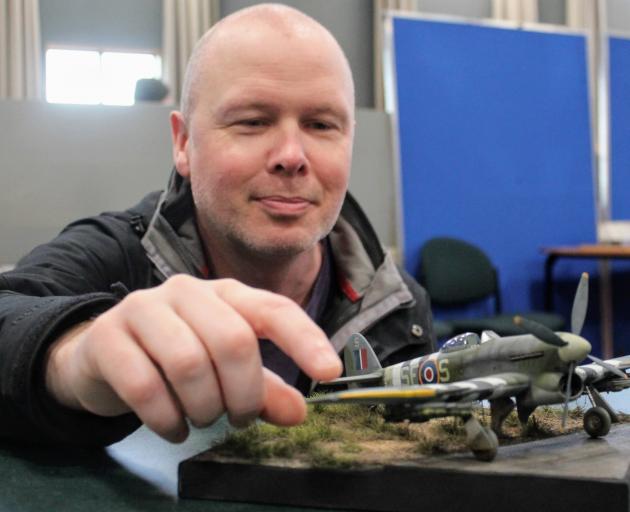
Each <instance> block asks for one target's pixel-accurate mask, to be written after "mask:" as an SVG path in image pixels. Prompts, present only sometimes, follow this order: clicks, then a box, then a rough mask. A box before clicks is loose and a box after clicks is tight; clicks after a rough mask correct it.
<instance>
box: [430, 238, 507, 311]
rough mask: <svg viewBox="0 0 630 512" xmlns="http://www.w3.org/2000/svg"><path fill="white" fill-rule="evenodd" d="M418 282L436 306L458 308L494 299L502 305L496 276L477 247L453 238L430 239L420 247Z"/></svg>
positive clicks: (497, 304) (497, 307)
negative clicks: (490, 297)
mask: <svg viewBox="0 0 630 512" xmlns="http://www.w3.org/2000/svg"><path fill="white" fill-rule="evenodd" d="M418 277H419V280H420V282H421V283H422V284H423V285H424V287H425V288H426V290H427V293H428V294H429V296H430V297H431V302H432V303H433V304H435V305H437V306H442V307H449V306H453V307H455V306H461V305H464V304H467V303H470V302H475V301H479V300H482V299H485V298H488V297H489V296H491V295H494V297H495V309H496V310H497V312H500V309H501V303H500V296H499V292H498V289H499V286H498V282H497V281H498V278H497V272H496V269H495V268H494V266H493V265H492V262H491V261H490V259H489V258H488V256H486V254H485V253H484V252H483V251H482V250H481V249H479V248H478V247H476V246H474V245H472V244H470V243H468V242H465V241H463V240H458V239H456V238H448V237H440V238H432V239H431V240H429V241H427V242H426V243H425V245H424V246H423V247H422V251H421V254H420V269H419V276H418Z"/></svg>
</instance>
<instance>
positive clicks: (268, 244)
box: [232, 235, 320, 259]
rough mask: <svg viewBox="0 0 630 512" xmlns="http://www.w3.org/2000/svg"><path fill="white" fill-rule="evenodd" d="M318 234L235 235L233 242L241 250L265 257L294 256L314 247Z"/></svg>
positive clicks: (317, 240)
mask: <svg viewBox="0 0 630 512" xmlns="http://www.w3.org/2000/svg"><path fill="white" fill-rule="evenodd" d="M319 240H320V237H318V236H313V235H311V236H308V237H306V236H304V237H288V236H278V237H267V238H264V239H263V238H261V237H260V236H256V237H233V238H232V243H233V244H234V245H236V247H238V250H239V251H242V252H243V253H246V254H247V253H248V254H250V255H251V256H253V257H258V258H263V259H285V258H293V257H295V256H298V255H299V254H302V253H304V252H306V251H309V250H311V249H313V248H314V247H315V246H316V245H317V243H318V242H319Z"/></svg>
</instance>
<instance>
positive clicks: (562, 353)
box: [558, 332, 592, 363]
mask: <svg viewBox="0 0 630 512" xmlns="http://www.w3.org/2000/svg"><path fill="white" fill-rule="evenodd" d="M558 336H560V337H561V338H562V339H563V340H564V341H566V342H567V345H565V346H564V347H560V348H559V349H558V356H559V357H560V359H561V360H562V361H564V362H565V363H570V362H575V363H579V362H580V361H582V360H583V359H585V358H586V356H587V355H588V354H590V353H591V348H592V347H591V344H590V343H589V342H588V341H587V340H585V339H584V338H582V336H578V335H577V334H572V333H569V332H560V333H558Z"/></svg>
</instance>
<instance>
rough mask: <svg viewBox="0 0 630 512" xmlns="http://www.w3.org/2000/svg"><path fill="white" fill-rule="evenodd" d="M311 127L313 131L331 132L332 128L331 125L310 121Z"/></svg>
mask: <svg viewBox="0 0 630 512" xmlns="http://www.w3.org/2000/svg"><path fill="white" fill-rule="evenodd" d="M311 127H312V128H314V129H315V130H323V131H325V130H332V129H333V128H334V126H333V125H332V124H331V123H326V122H324V121H312V122H311Z"/></svg>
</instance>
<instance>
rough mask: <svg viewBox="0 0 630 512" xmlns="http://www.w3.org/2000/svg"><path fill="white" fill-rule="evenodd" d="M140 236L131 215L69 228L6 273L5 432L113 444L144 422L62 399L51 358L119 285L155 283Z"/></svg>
mask: <svg viewBox="0 0 630 512" xmlns="http://www.w3.org/2000/svg"><path fill="white" fill-rule="evenodd" d="M142 255H143V252H142V249H141V245H140V243H139V240H138V237H137V235H136V234H135V233H134V232H133V229H132V228H131V227H130V225H129V223H128V221H127V218H126V217H125V215H124V214H117V215H112V214H109V215H108V214H105V215H101V216H99V217H95V218H92V219H86V220H83V221H79V222H76V223H74V224H71V225H70V226H68V227H67V228H66V229H65V230H64V231H63V232H62V233H61V234H60V235H59V236H58V237H57V238H56V239H54V240H53V241H52V242H50V243H48V244H45V245H43V246H39V247H37V248H36V249H34V250H33V251H32V252H31V253H30V254H28V255H27V256H26V257H25V258H23V259H22V260H21V261H20V263H19V264H18V265H17V267H16V268H15V269H14V270H12V271H11V272H5V273H4V274H0V437H5V438H11V439H21V440H25V441H28V442H39V443H68V444H79V445H106V444H110V443H112V442H115V441H117V440H119V439H121V438H122V437H124V436H126V435H128V434H129V433H130V432H131V431H133V430H134V429H135V428H137V427H138V426H139V424H140V422H139V420H138V418H137V417H136V416H135V415H132V414H128V415H123V416H119V417H115V418H103V417H100V416H96V415H93V414H90V413H86V412H81V411H75V410H71V409H68V408H65V407H63V406H61V405H60V404H58V403H57V402H56V401H55V400H54V399H53V398H52V397H51V396H49V395H48V394H47V392H46V388H45V381H44V366H43V363H44V356H45V354H46V352H47V349H48V347H49V346H50V344H51V343H52V341H54V340H55V339H56V338H57V337H58V336H59V335H60V334H61V333H63V332H64V331H65V330H67V329H68V328H70V327H71V326H73V325H76V324H77V323H79V322H82V321H84V320H88V319H90V318H93V317H95V316H97V315H99V314H100V313H102V312H104V311H106V310H107V309H109V308H111V307H112V306H114V305H115V304H116V303H117V302H118V300H119V298H118V297H117V295H116V294H115V293H113V292H112V291H111V289H110V288H111V286H112V285H113V284H115V283H122V284H123V285H124V286H125V287H126V288H129V289H133V288H137V287H139V282H140V281H142V280H144V282H145V283H146V282H147V281H148V279H147V277H146V275H143V274H146V273H147V272H148V270H146V269H145V268H144V267H147V265H146V263H145V264H144V265H139V264H137V263H138V262H139V261H141V260H140V259H139V258H141V257H142Z"/></svg>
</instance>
